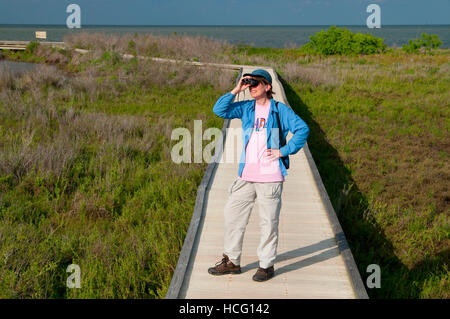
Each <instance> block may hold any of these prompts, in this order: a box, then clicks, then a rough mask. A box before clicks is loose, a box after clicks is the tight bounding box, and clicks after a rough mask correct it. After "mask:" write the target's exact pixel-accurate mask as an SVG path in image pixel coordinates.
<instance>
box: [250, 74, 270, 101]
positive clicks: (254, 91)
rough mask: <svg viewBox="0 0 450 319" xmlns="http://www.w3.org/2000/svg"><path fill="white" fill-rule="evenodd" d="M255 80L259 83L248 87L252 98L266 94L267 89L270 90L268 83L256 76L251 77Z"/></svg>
mask: <svg viewBox="0 0 450 319" xmlns="http://www.w3.org/2000/svg"><path fill="white" fill-rule="evenodd" d="M253 79H255V80H258V81H259V83H258V85H257V86H253V87H249V90H250V94H251V96H252V98H254V99H259V98H263V97H266V96H267V93H266V92H267V91H269V90H270V84H265V83H264V82H263V81H261V80H260V79H257V78H253Z"/></svg>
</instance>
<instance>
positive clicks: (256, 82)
mask: <svg viewBox="0 0 450 319" xmlns="http://www.w3.org/2000/svg"><path fill="white" fill-rule="evenodd" d="M258 83H259V82H258V81H257V80H255V79H249V78H245V79H243V80H242V84H250V87H253V86H257V85H258Z"/></svg>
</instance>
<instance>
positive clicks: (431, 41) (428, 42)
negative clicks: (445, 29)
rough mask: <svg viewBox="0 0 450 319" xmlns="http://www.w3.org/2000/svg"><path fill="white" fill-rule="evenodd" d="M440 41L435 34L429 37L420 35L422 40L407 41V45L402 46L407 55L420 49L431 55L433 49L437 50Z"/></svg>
mask: <svg viewBox="0 0 450 319" xmlns="http://www.w3.org/2000/svg"><path fill="white" fill-rule="evenodd" d="M441 44H442V41H441V40H440V39H439V36H438V35H436V34H432V35H429V34H427V33H422V38H421V39H420V38H416V39H414V40H409V41H408V44H404V45H403V50H404V51H405V52H407V53H416V52H418V51H419V50H420V49H421V48H423V49H424V50H425V51H426V52H427V53H431V51H432V50H433V49H437V48H439V46H440V45H441Z"/></svg>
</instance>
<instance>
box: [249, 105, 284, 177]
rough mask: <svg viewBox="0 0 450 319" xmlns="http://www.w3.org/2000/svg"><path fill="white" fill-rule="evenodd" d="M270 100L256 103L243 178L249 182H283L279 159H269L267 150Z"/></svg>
mask: <svg viewBox="0 0 450 319" xmlns="http://www.w3.org/2000/svg"><path fill="white" fill-rule="evenodd" d="M269 110H270V101H269V102H268V103H267V104H266V105H260V104H256V105H255V122H254V124H253V131H252V135H251V136H250V140H249V142H248V144H247V148H246V151H245V165H244V170H243V171H242V176H241V179H243V180H245V181H248V182H262V183H268V182H282V181H284V177H283V175H282V174H281V169H280V163H279V160H278V159H276V160H269V159H268V158H267V157H266V150H267V119H268V116H269Z"/></svg>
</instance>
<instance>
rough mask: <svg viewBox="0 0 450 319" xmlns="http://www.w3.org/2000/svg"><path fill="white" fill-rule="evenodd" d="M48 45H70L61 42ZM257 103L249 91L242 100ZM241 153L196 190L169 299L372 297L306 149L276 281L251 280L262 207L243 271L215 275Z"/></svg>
mask: <svg viewBox="0 0 450 319" xmlns="http://www.w3.org/2000/svg"><path fill="white" fill-rule="evenodd" d="M28 43H29V42H28V41H0V49H12V50H23V49H25V47H26V45H27V44H28ZM42 44H47V45H52V46H58V47H64V44H63V43H60V42H59V43H51V42H47V43H45V42H43V43H42ZM77 51H79V52H81V53H86V52H87V50H81V49H79V50H77ZM123 56H124V57H125V58H129V57H131V56H128V55H123ZM139 58H146V57H139ZM150 59H152V60H155V61H160V62H169V63H179V62H184V63H188V64H192V65H198V66H208V67H219V68H228V69H235V70H240V74H243V73H250V72H251V71H252V70H253V69H255V68H262V67H249V66H241V65H222V64H215V63H200V62H189V61H178V60H173V59H162V58H150ZM265 69H266V70H267V71H268V72H270V73H271V75H272V78H273V87H274V92H276V95H275V99H276V100H279V101H281V102H283V103H285V104H287V105H289V103H288V101H287V99H286V96H285V94H284V90H283V87H282V86H281V83H280V82H279V80H278V77H277V75H276V73H275V72H274V70H273V69H271V68H265ZM238 78H240V76H239V77H238ZM250 98H251V97H250V94H249V92H248V91H246V92H242V93H240V94H239V95H238V96H237V97H236V99H235V100H236V101H240V100H246V99H250ZM211 108H212V105H211ZM227 127H230V128H241V121H240V120H239V119H234V120H231V121H229V120H225V123H224V128H223V132H224V136H226V128H227ZM289 138H290V135H288V139H289ZM241 151H242V138H241V136H240V135H239V136H238V138H235V139H233V138H231V137H230V136H228V137H226V139H225V144H224V152H223V154H220V156H221V159H228V158H229V157H230V156H229V155H230V154H233V155H234V156H233V158H234V159H235V160H234V161H233V163H230V162H229V161H228V160H227V161H225V160H223V161H221V162H222V163H211V164H210V165H209V166H208V168H207V170H206V172H205V175H204V177H203V180H202V183H201V184H200V186H199V188H198V191H197V200H196V205H195V209H194V213H193V216H192V220H191V223H190V226H189V229H188V232H187V235H186V238H185V242H184V245H183V248H182V251H181V254H180V257H179V260H178V264H177V267H176V269H175V273H174V275H173V278H172V282H171V285H170V287H169V289H168V291H167V294H166V298H246V299H247V298H250V299H266V298H270V299H273V298H368V296H367V292H366V290H365V288H364V285H363V282H362V280H361V277H360V275H359V272H358V270H357V267H356V264H355V261H354V259H353V256H352V254H351V251H350V249H349V247H348V244H347V241H346V239H345V236H344V233H343V231H342V228H341V226H340V224H339V221H338V219H337V217H336V214H335V212H334V210H333V207H332V205H331V203H330V200H329V198H328V194H327V193H326V190H325V187H324V186H323V183H322V180H321V178H320V175H319V172H318V171H317V168H316V165H315V163H314V160H313V158H312V156H311V153H310V152H309V149H308V145H307V144H306V145H305V147H304V148H303V149H302V150H301V151H300V152H298V153H297V154H295V155H291V156H290V161H291V165H290V166H291V167H290V169H289V170H288V176H287V177H286V179H285V183H284V187H283V194H282V208H281V213H280V223H279V244H278V255H277V260H276V262H275V276H274V277H273V278H272V279H271V280H269V281H267V282H262V283H258V282H254V281H253V280H252V276H253V274H254V273H255V271H256V269H257V268H258V258H257V255H256V247H257V246H258V243H259V226H258V225H259V223H258V209H259V208H258V204H256V205H255V206H254V208H253V211H252V214H251V217H250V220H249V223H248V226H247V230H246V233H245V236H244V243H243V251H242V257H241V267H242V270H243V273H242V274H240V275H225V276H219V277H216V276H212V275H210V274H208V272H207V270H208V268H209V267H211V266H213V265H214V263H215V262H217V261H218V260H220V258H221V257H222V252H223V213H224V206H225V203H226V200H227V199H228V187H229V186H230V184H231V183H232V181H233V180H234V179H235V178H236V176H237V173H238V162H239V157H240V153H241Z"/></svg>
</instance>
